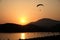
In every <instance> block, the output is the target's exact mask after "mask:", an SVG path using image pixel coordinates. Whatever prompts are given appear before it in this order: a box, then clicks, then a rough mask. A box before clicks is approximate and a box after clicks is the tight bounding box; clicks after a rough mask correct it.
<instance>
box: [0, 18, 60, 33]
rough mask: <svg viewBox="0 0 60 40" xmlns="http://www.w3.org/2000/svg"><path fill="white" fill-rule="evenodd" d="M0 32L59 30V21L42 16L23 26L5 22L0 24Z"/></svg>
mask: <svg viewBox="0 0 60 40" xmlns="http://www.w3.org/2000/svg"><path fill="white" fill-rule="evenodd" d="M0 32H9V33H10V32H60V21H56V20H52V19H48V18H44V19H40V20H38V21H36V22H32V23H29V24H27V25H25V26H21V25H18V24H14V23H5V24H0Z"/></svg>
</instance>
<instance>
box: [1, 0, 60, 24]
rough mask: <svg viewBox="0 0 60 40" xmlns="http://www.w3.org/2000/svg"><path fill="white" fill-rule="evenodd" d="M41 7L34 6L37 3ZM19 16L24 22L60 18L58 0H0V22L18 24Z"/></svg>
mask: <svg viewBox="0 0 60 40" xmlns="http://www.w3.org/2000/svg"><path fill="white" fill-rule="evenodd" d="M39 3H42V4H44V6H43V7H36V5H37V4H39ZM21 18H26V23H30V22H33V21H37V20H39V19H41V18H51V19H55V20H60V0H0V23H17V24H20V23H21V22H20V21H21Z"/></svg>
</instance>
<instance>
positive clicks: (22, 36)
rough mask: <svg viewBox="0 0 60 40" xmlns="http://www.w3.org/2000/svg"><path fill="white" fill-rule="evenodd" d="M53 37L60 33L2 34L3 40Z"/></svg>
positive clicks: (0, 35) (0, 37)
mask: <svg viewBox="0 0 60 40" xmlns="http://www.w3.org/2000/svg"><path fill="white" fill-rule="evenodd" d="M52 35H60V33H59V32H26V33H0V39H1V40H7V39H10V40H18V39H29V38H36V37H45V36H52Z"/></svg>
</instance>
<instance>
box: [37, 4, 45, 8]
mask: <svg viewBox="0 0 60 40" xmlns="http://www.w3.org/2000/svg"><path fill="white" fill-rule="evenodd" d="M39 6H44V5H43V4H38V5H37V6H36V7H39Z"/></svg>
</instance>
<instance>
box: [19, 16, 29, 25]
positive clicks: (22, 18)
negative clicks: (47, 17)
mask: <svg viewBox="0 0 60 40" xmlns="http://www.w3.org/2000/svg"><path fill="white" fill-rule="evenodd" d="M20 24H21V25H26V24H28V20H27V17H21V18H20Z"/></svg>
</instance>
